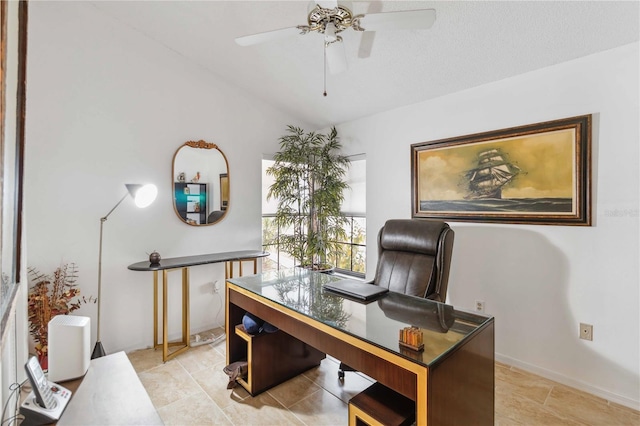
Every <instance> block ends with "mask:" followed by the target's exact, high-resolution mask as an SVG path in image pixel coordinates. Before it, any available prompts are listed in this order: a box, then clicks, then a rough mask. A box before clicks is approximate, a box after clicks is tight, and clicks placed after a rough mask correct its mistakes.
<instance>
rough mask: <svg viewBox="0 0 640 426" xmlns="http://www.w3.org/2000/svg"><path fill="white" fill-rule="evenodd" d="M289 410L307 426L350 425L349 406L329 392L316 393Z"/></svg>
mask: <svg viewBox="0 0 640 426" xmlns="http://www.w3.org/2000/svg"><path fill="white" fill-rule="evenodd" d="M289 410H291V412H292V413H293V414H295V415H296V416H297V417H298V418H299V419H300V420H302V421H303V422H304V423H305V424H307V425H314V426H316V425H318V426H319V425H346V424H348V423H349V411H348V407H347V404H345V403H344V402H342V401H341V400H340V399H339V398H336V397H335V396H333V395H331V394H330V393H328V392H315V393H313V394H312V395H310V396H308V397H307V398H305V399H303V400H302V401H300V402H298V403H297V404H294V405H292V406H291V407H289Z"/></svg>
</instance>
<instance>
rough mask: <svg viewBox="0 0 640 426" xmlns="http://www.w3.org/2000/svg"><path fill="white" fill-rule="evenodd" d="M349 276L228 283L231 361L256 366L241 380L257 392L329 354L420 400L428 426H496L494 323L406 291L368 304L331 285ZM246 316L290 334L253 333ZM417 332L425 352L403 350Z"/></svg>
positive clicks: (280, 276) (420, 418)
mask: <svg viewBox="0 0 640 426" xmlns="http://www.w3.org/2000/svg"><path fill="white" fill-rule="evenodd" d="M340 279H341V278H340V277H336V276H334V275H328V274H321V273H317V272H311V271H308V270H305V269H300V268H293V269H288V270H284V271H279V272H268V273H263V274H261V275H253V276H247V277H242V278H231V279H228V280H227V284H226V296H227V297H226V300H227V306H226V308H227V309H226V328H227V330H226V332H227V363H228V364H230V363H232V362H235V361H240V360H244V359H246V360H247V362H248V374H247V377H246V379H244V380H239V383H240V384H241V385H242V386H243V387H245V388H246V389H247V391H249V393H251V394H252V395H256V394H258V393H260V392H262V391H264V390H266V389H268V388H270V387H272V386H275V385H277V384H279V383H282V382H284V381H286V380H288V379H290V378H292V377H294V376H296V375H298V374H300V373H302V372H303V371H305V370H307V369H309V368H312V367H314V366H316V365H318V364H319V363H320V361H321V360H322V359H323V358H324V357H325V354H329V355H331V356H333V357H335V358H337V359H339V360H340V361H342V362H344V363H345V364H347V365H349V366H351V367H353V368H354V369H356V370H358V371H361V372H363V373H364V374H366V375H368V376H370V377H372V378H373V379H375V380H377V381H378V382H380V383H382V384H384V385H385V386H387V387H389V388H391V389H393V390H395V391H396V392H398V393H400V394H402V395H405V396H407V397H408V398H410V399H412V400H413V401H415V402H416V422H417V424H418V425H425V424H430V425H434V424H435V425H437V424H475V425H478V424H493V420H494V319H493V317H489V316H485V315H478V314H475V313H472V312H469V311H463V310H459V309H456V308H454V307H453V306H450V305H446V304H443V303H438V302H435V301H432V300H427V299H421V298H416V297H411V296H405V295H402V294H398V293H388V294H386V295H384V296H382V297H380V298H378V299H376V300H374V301H371V302H361V301H356V300H352V299H349V298H346V297H344V296H340V295H336V294H335V293H330V292H327V291H325V290H324V289H323V285H324V284H326V283H327V282H329V281H338V280H340ZM245 312H251V313H253V314H254V315H256V316H258V317H260V318H262V319H263V320H265V321H267V322H269V323H271V324H273V325H274V326H276V327H278V328H279V329H280V331H279V332H277V333H273V334H265V333H262V334H259V335H256V336H251V335H248V334H247V333H246V332H245V331H244V329H243V328H242V325H241V324H242V316H243V315H244V313H245ZM409 326H414V327H418V328H419V329H420V330H421V331H422V332H423V336H424V339H423V340H424V349H423V350H422V351H416V350H413V349H409V348H405V347H404V346H402V345H400V344H399V333H400V330H402V329H403V328H405V327H409ZM336 380H338V378H337V377H336Z"/></svg>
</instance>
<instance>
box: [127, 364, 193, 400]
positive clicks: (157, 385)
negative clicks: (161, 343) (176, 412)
mask: <svg viewBox="0 0 640 426" xmlns="http://www.w3.org/2000/svg"><path fill="white" fill-rule="evenodd" d="M138 376H139V377H140V381H141V382H142V385H143V386H144V388H145V389H146V390H147V393H148V394H149V397H150V398H151V402H153V405H154V406H155V407H156V409H158V408H161V407H164V406H165V405H169V404H171V403H172V402H175V401H177V400H179V399H182V398H185V397H187V396H190V395H193V394H195V393H198V392H199V391H200V387H199V386H198V384H197V383H196V382H195V380H193V378H192V377H191V376H190V375H189V373H187V371H186V370H185V369H184V368H183V367H182V366H181V365H180V364H179V363H178V362H167V363H166V364H163V365H161V366H159V367H156V368H152V369H151V370H148V371H145V372H143V373H140V374H138Z"/></svg>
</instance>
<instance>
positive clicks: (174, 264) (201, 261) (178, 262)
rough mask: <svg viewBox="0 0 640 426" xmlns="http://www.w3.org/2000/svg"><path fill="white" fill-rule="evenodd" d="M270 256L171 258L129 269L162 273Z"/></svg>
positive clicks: (254, 253) (244, 252)
mask: <svg viewBox="0 0 640 426" xmlns="http://www.w3.org/2000/svg"><path fill="white" fill-rule="evenodd" d="M266 256H269V252H266V251H259V250H241V251H228V252H223V253H210V254H200V255H197V256H183V257H170V258H167V259H161V260H160V263H159V264H156V265H152V264H151V263H149V261H148V260H145V261H142V262H138V263H133V264H131V265H129V266H127V268H129V269H131V270H132V271H161V270H163V269H175V268H184V267H187V266H195V265H205V264H207V263H220V262H229V261H232V260H244V259H255V258H258V257H266Z"/></svg>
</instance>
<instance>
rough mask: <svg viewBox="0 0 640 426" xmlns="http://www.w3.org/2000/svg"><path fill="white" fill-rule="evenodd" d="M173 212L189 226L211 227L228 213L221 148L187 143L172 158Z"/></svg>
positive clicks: (226, 172) (226, 177)
mask: <svg viewBox="0 0 640 426" xmlns="http://www.w3.org/2000/svg"><path fill="white" fill-rule="evenodd" d="M171 190H172V192H173V210H174V211H175V213H176V215H177V216H178V218H180V220H182V222H184V223H186V224H187V225H191V226H206V225H213V224H214V223H217V222H219V221H221V220H222V219H223V218H224V217H225V216H226V214H227V212H228V211H229V163H228V162H227V157H226V156H225V155H224V153H223V152H222V151H221V150H220V148H219V147H218V146H217V145H216V144H214V143H210V142H205V141H203V140H199V141H197V142H195V141H187V142H185V143H184V144H182V145H181V146H180V148H178V150H177V151H176V153H175V154H174V155H173V163H172V168H171Z"/></svg>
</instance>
